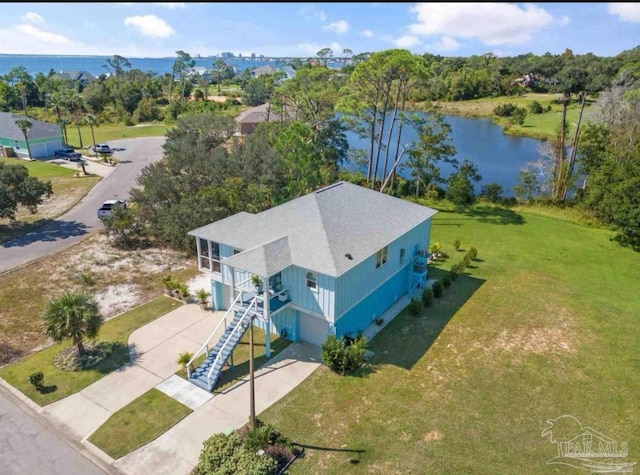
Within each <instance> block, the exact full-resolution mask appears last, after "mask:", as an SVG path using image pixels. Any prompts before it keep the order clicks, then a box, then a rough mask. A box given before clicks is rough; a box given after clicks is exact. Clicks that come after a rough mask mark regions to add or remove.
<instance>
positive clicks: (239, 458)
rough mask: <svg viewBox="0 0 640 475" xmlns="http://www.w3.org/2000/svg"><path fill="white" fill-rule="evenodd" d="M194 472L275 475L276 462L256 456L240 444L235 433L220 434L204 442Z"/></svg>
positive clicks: (220, 474) (206, 474)
mask: <svg viewBox="0 0 640 475" xmlns="http://www.w3.org/2000/svg"><path fill="white" fill-rule="evenodd" d="M196 471H197V472H196V473H198V475H243V474H247V475H248V474H251V475H275V474H276V473H277V471H278V462H276V460H275V459H273V458H271V457H265V456H259V455H257V454H256V452H255V450H251V449H250V448H248V447H247V446H246V445H244V444H243V443H242V441H241V440H240V437H239V436H238V434H237V432H232V433H231V434H229V435H226V434H223V433H220V434H216V435H214V436H212V437H209V438H208V439H207V440H205V441H204V444H203V448H202V451H201V452H200V458H199V461H198V465H197V466H196Z"/></svg>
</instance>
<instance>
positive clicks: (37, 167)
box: [0, 157, 76, 181]
mask: <svg viewBox="0 0 640 475" xmlns="http://www.w3.org/2000/svg"><path fill="white" fill-rule="evenodd" d="M0 163H6V164H8V165H23V166H25V167H26V168H27V170H28V171H29V176H34V177H36V178H40V179H41V180H44V181H47V180H49V179H51V178H58V177H72V176H73V175H75V173H76V170H72V169H70V168H65V167H61V166H59V165H53V164H51V163H47V162H41V161H39V160H34V161H27V160H22V159H18V158H5V157H0Z"/></svg>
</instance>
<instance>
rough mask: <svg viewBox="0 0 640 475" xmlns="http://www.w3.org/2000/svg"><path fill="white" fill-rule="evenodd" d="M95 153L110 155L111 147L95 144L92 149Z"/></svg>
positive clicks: (104, 144)
mask: <svg viewBox="0 0 640 475" xmlns="http://www.w3.org/2000/svg"><path fill="white" fill-rule="evenodd" d="M92 148H93V151H94V152H95V153H111V152H112V150H111V147H109V146H108V145H107V144H106V143H97V144H96V146H95V147H92Z"/></svg>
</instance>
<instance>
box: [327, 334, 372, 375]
mask: <svg viewBox="0 0 640 475" xmlns="http://www.w3.org/2000/svg"><path fill="white" fill-rule="evenodd" d="M366 344H367V341H366V338H365V337H364V336H362V335H361V336H359V337H358V338H356V339H355V340H354V341H353V343H351V345H347V342H346V341H345V339H344V338H336V336H335V335H329V336H328V337H327V339H326V340H325V342H324V343H323V344H322V362H323V363H324V364H325V365H327V366H328V367H329V368H330V369H331V371H334V372H335V373H338V374H340V375H342V376H345V375H348V374H351V373H353V372H354V371H355V370H356V369H358V367H359V366H360V365H361V364H362V363H363V361H364V352H365V350H366Z"/></svg>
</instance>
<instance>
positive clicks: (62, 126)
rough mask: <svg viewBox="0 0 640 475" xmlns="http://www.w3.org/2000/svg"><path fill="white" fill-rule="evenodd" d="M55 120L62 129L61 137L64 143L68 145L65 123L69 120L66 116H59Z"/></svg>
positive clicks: (67, 123)
mask: <svg viewBox="0 0 640 475" xmlns="http://www.w3.org/2000/svg"><path fill="white" fill-rule="evenodd" d="M56 122H57V124H58V125H59V126H60V129H61V130H62V139H63V140H64V143H65V145H68V144H69V140H68V139H67V125H69V124H70V123H71V121H70V120H69V119H68V118H67V117H61V118H60V119H58V120H57V121H56Z"/></svg>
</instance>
